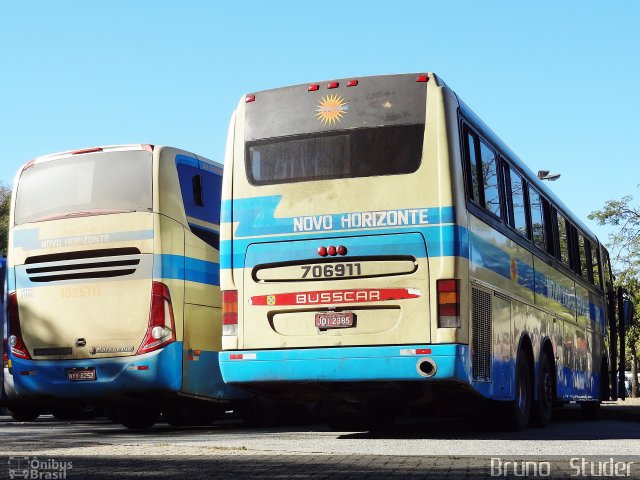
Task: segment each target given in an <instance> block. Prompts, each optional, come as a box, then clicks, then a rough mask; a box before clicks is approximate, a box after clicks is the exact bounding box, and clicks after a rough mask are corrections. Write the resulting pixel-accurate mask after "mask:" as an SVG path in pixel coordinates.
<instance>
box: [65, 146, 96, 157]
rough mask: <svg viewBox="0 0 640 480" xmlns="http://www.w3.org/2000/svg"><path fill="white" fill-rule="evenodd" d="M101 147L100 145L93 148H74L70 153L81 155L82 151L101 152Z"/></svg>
mask: <svg viewBox="0 0 640 480" xmlns="http://www.w3.org/2000/svg"><path fill="white" fill-rule="evenodd" d="M101 151H102V148H100V147H94V148H84V149H82V150H74V151H73V152H71V155H81V154H83V153H95V152H101Z"/></svg>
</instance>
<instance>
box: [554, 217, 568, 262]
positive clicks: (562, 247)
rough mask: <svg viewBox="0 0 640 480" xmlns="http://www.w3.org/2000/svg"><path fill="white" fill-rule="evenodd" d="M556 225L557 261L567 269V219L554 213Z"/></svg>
mask: <svg viewBox="0 0 640 480" xmlns="http://www.w3.org/2000/svg"><path fill="white" fill-rule="evenodd" d="M556 220H557V221H556V225H557V227H558V247H559V248H558V255H557V259H558V260H560V262H562V263H563V264H564V265H566V266H567V267H568V266H569V228H568V226H567V219H566V218H564V216H563V215H562V214H561V213H559V212H556Z"/></svg>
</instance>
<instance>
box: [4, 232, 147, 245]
mask: <svg viewBox="0 0 640 480" xmlns="http://www.w3.org/2000/svg"><path fill="white" fill-rule="evenodd" d="M152 238H153V229H149V230H131V231H128V232H108V233H103V234H97V235H72V236H66V237H50V238H40V228H28V229H24V230H16V231H14V232H13V246H14V247H16V248H24V249H26V250H37V249H43V248H54V247H67V246H76V245H98V244H101V243H115V242H127V241H135V240H150V239H152Z"/></svg>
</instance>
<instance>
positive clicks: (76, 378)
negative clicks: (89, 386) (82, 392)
mask: <svg viewBox="0 0 640 480" xmlns="http://www.w3.org/2000/svg"><path fill="white" fill-rule="evenodd" d="M67 378H68V379H69V380H70V381H72V382H87V381H89V382H90V381H92V380H96V379H97V377H96V369H95V368H70V369H69V370H67Z"/></svg>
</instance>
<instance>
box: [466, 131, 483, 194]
mask: <svg viewBox="0 0 640 480" xmlns="http://www.w3.org/2000/svg"><path fill="white" fill-rule="evenodd" d="M477 144H478V138H477V137H476V136H475V134H474V133H473V132H471V131H470V130H466V132H465V145H464V150H465V157H466V158H465V162H466V168H465V170H466V171H467V190H468V191H469V197H470V198H471V200H473V201H474V202H475V203H477V204H478V205H482V199H481V198H480V182H479V178H480V176H479V175H478V160H477V153H476V152H477V150H478V149H477Z"/></svg>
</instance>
